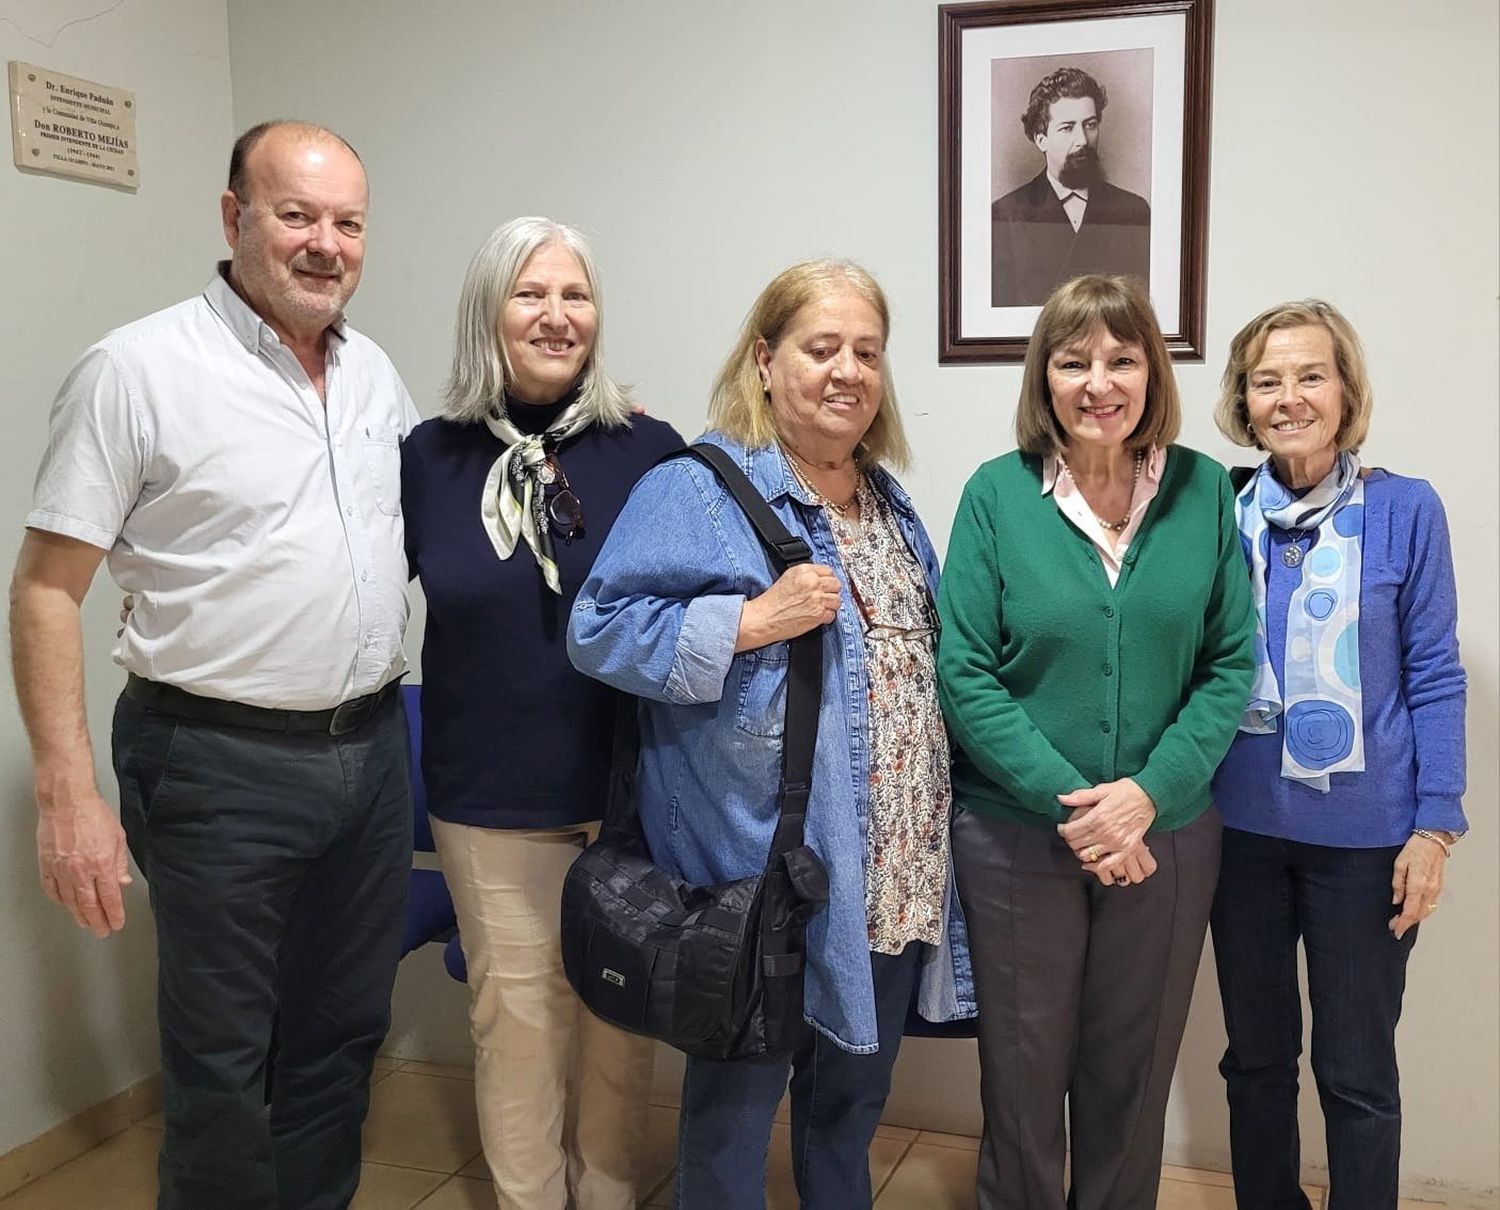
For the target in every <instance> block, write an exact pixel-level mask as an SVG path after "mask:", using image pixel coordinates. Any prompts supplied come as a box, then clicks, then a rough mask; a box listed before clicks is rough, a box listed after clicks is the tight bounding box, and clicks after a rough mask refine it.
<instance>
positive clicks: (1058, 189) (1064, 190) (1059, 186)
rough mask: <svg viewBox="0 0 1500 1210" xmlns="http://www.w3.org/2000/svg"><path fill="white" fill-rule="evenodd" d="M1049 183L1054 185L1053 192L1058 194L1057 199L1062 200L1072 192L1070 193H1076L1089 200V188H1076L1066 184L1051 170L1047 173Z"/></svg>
mask: <svg viewBox="0 0 1500 1210" xmlns="http://www.w3.org/2000/svg"><path fill="white" fill-rule="evenodd" d="M1047 184H1049V185H1051V186H1052V192H1053V193H1055V194H1057V200H1058V201H1062V200H1063V198H1065V197H1067V196H1068V194H1070V193H1076V194H1077V195H1078V196H1079V197H1081V198H1082V199H1083V200H1084V201H1088V200H1089V191H1088V189H1087V188H1083V189H1074V188H1072V187H1071V186H1068V185H1064V184H1063V183H1062V182H1061V181H1059V180H1058V179H1057V178H1056V177H1055V176H1053V175H1052V174H1051V173H1050V172H1049V173H1048V174H1047Z"/></svg>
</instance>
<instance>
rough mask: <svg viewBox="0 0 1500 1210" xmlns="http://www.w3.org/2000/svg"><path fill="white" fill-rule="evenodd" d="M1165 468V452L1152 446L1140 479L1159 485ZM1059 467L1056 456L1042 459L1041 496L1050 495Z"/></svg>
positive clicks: (1158, 447) (1156, 446) (1049, 455)
mask: <svg viewBox="0 0 1500 1210" xmlns="http://www.w3.org/2000/svg"><path fill="white" fill-rule="evenodd" d="M1166 466H1167V451H1166V450H1164V449H1162V447H1161V446H1159V445H1153V446H1152V447H1151V448H1150V450H1148V451H1147V453H1146V464H1145V465H1144V466H1143V467H1141V478H1142V479H1144V480H1146V482H1147V483H1154V484H1158V485H1160V483H1161V475H1162V471H1164V470H1165V469H1166ZM1061 469H1062V468H1061V466H1060V465H1059V463H1058V461H1057V455H1056V454H1048V455H1047V456H1046V457H1045V458H1043V459H1042V495H1044V496H1047V495H1051V493H1052V489H1053V488H1055V487H1056V486H1057V478H1058V473H1059V471H1061Z"/></svg>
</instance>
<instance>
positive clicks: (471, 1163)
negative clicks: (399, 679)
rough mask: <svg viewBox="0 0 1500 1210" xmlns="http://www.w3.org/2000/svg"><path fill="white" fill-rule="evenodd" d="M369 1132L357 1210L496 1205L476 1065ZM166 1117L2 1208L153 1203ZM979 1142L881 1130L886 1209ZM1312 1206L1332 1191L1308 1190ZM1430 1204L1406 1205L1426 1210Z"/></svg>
mask: <svg viewBox="0 0 1500 1210" xmlns="http://www.w3.org/2000/svg"><path fill="white" fill-rule="evenodd" d="M375 1080H376V1082H375V1087H374V1090H373V1092H372V1094H371V1101H370V1118H369V1122H368V1123H367V1125H366V1127H365V1164H364V1178H363V1181H362V1182H361V1185H360V1190H359V1196H358V1197H356V1198H355V1199H354V1210H412V1208H413V1207H416V1206H420V1207H421V1208H422V1210H490V1208H492V1207H493V1206H494V1205H495V1199H494V1194H493V1193H492V1192H491V1187H490V1182H489V1178H488V1175H487V1173H486V1171H485V1167H484V1161H483V1157H482V1156H481V1155H480V1154H479V1131H478V1128H477V1127H476V1125H475V1122H474V1090H473V1084H472V1082H471V1075H470V1073H469V1071H467V1070H466V1069H462V1068H457V1067H442V1066H439V1065H437V1064H432V1063H411V1062H407V1063H403V1062H400V1061H397V1060H390V1059H381V1060H379V1061H378V1065H377V1070H376V1073H375ZM676 1129H677V1111H676V1110H675V1109H672V1108H670V1107H667V1106H652V1108H651V1110H650V1121H649V1124H648V1129H647V1138H646V1154H645V1156H644V1159H643V1163H642V1171H641V1180H640V1198H641V1205H642V1206H650V1207H661V1206H670V1205H671V1204H672V1186H673V1182H672V1165H673V1158H674V1155H673V1153H674V1136H675V1133H676ZM160 1131H161V1120H160V1117H159V1116H157V1117H155V1118H148V1119H146V1120H145V1121H144V1122H142V1123H140V1124H138V1125H136V1126H133V1127H131V1128H130V1129H129V1130H127V1131H125V1133H123V1134H120V1135H116V1136H115V1137H114V1138H112V1139H110V1140H109V1141H108V1142H106V1143H102V1144H101V1145H100V1146H98V1147H95V1148H94V1149H93V1150H92V1151H90V1152H89V1153H88V1154H86V1155H82V1156H80V1157H79V1158H78V1159H76V1160H74V1161H73V1162H72V1163H70V1164H67V1165H65V1166H64V1167H62V1168H59V1169H58V1170H57V1171H55V1172H52V1173H49V1174H48V1175H47V1176H44V1177H42V1178H41V1179H40V1180H38V1181H35V1182H33V1183H32V1184H30V1185H28V1186H26V1187H25V1188H24V1189H20V1190H18V1191H17V1192H15V1193H13V1194H11V1195H10V1196H9V1197H6V1198H0V1210H75V1207H78V1206H108V1207H110V1210H151V1208H152V1207H153V1205H154V1204H155V1197H156V1168H155V1164H156V1149H157V1144H158V1143H159V1141H160V1138H161V1134H160ZM978 1150H979V1144H978V1140H976V1139H971V1138H967V1137H964V1136H961V1135H953V1134H937V1133H935V1132H932V1131H917V1130H908V1129H905V1128H903V1127H898V1126H882V1127H881V1128H880V1130H879V1132H878V1133H877V1135H876V1138H875V1143H874V1145H873V1146H872V1147H871V1148H870V1175H871V1178H872V1179H873V1182H874V1186H875V1188H876V1190H877V1191H878V1192H877V1196H876V1199H875V1202H876V1206H877V1208H878V1210H968V1208H970V1207H972V1206H973V1205H974V1165H975V1162H976V1155H977V1153H978ZM790 1160H791V1157H790V1146H789V1140H788V1128H787V1126H786V1124H785V1121H784V1120H782V1121H780V1122H778V1124H777V1126H776V1127H775V1130H774V1133H773V1134H772V1138H771V1169H770V1174H769V1179H768V1189H767V1195H766V1206H767V1207H768V1210H794V1208H795V1207H796V1204H797V1198H796V1192H795V1190H794V1189H793V1187H792V1177H791V1162H790ZM1162 1178H1163V1179H1162V1185H1161V1197H1160V1199H1159V1200H1158V1202H1157V1207H1158V1210H1234V1192H1233V1190H1232V1189H1231V1188H1230V1182H1229V1178H1228V1177H1227V1176H1225V1175H1224V1174H1223V1173H1220V1172H1201V1171H1197V1170H1195V1169H1190V1168H1173V1167H1170V1166H1169V1167H1166V1168H1163V1169H1162ZM1307 1192H1308V1197H1309V1200H1310V1201H1311V1202H1312V1205H1313V1207H1314V1210H1321V1207H1322V1205H1323V1191H1322V1190H1321V1189H1316V1188H1309V1189H1308V1190H1307ZM1426 1204H1427V1203H1419V1202H1407V1201H1403V1202H1402V1203H1401V1210H1418V1208H1419V1207H1421V1206H1423V1205H1426Z"/></svg>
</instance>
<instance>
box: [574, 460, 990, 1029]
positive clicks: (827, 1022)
mask: <svg viewBox="0 0 1500 1210" xmlns="http://www.w3.org/2000/svg"><path fill="white" fill-rule="evenodd" d="M704 440H708V441H712V442H714V443H715V444H717V445H720V446H723V447H724V448H725V449H726V450H728V451H729V452H730V453H731V454H733V455H734V457H735V459H736V460H737V461H738V462H739V464H740V466H741V467H742V468H743V469H744V471H745V474H746V475H747V476H748V477H749V479H750V481H751V482H752V483H753V484H754V485H755V486H756V488H757V489H758V490H759V491H760V492H761V494H762V495H764V496H765V497H766V499H767V500H769V501H770V503H771V506H772V508H773V509H774V510H775V511H776V514H777V516H778V517H780V518H781V521H782V523H783V524H785V525H786V527H787V529H789V530H790V531H791V532H792V533H794V534H798V535H800V536H801V537H802V538H804V539H805V540H806V541H807V543H808V545H809V546H810V547H811V548H812V552H813V559H814V561H815V562H818V563H822V564H824V565H826V566H828V567H831V568H832V569H833V570H834V572H835V573H836V574H837V575H838V577H839V579H840V580H841V581H843V582H844V585H845V592H844V599H843V603H842V604H841V605H840V607H839V613H838V617H837V619H836V621H835V622H834V624H832V625H830V626H828V627H827V628H825V630H824V636H823V638H824V641H823V702H822V708H821V710H820V712H819V715H818V744H817V751H816V754H815V756H814V759H813V793H812V801H811V804H810V805H809V807H808V816H807V830H806V836H807V843H808V844H809V845H810V846H811V847H812V848H813V849H814V851H816V852H817V853H818V855H819V856H820V857H821V858H822V859H823V862H824V864H825V865H826V866H827V868H828V878H829V885H830V894H829V902H828V906H827V908H826V909H824V910H823V911H820V912H819V913H818V914H817V915H816V916H814V917H813V919H812V921H811V923H810V924H809V926H808V935H807V945H808V965H807V975H806V985H805V1004H806V1012H807V1019H808V1020H809V1021H810V1022H811V1023H812V1024H813V1025H814V1026H816V1027H817V1028H818V1029H820V1030H822V1031H823V1032H824V1033H825V1034H827V1035H828V1036H829V1037H830V1038H831V1039H832V1040H833V1041H834V1042H836V1043H837V1044H838V1045H839V1046H841V1047H843V1048H844V1049H846V1050H850V1051H853V1052H855V1053H857V1054H866V1053H871V1052H873V1051H875V1050H877V1049H878V1048H879V1038H878V1033H877V1029H876V1021H875V995H874V988H873V985H872V983H871V978H870V946H869V938H868V931H867V926H866V919H865V851H866V824H867V820H868V815H869V808H870V795H869V781H870V778H869V739H868V735H869V717H868V716H869V707H868V694H867V692H866V682H865V656H864V639H863V635H862V631H861V628H860V624H859V619H858V616H857V615H856V613H855V610H854V608H853V605H852V603H851V597H850V595H849V592H848V580H847V577H846V576H845V574H844V569H843V564H842V563H841V562H840V560H839V556H838V550H837V548H836V547H835V545H834V539H833V532H832V530H831V529H830V528H829V525H828V521H827V518H826V516H825V515H824V512H823V510H822V509H821V508H819V507H817V506H816V505H815V504H814V503H813V501H812V500H811V498H810V497H809V496H808V494H807V493H806V491H805V490H804V489H803V488H802V486H801V484H799V483H798V482H797V481H796V478H795V477H794V476H793V474H792V472H791V470H790V468H789V467H788V466H787V464H786V461H785V459H784V458H783V457H782V454H781V451H780V449H779V448H777V447H775V446H771V447H766V448H761V449H747V448H745V447H744V446H741V445H739V444H738V443H736V442H733V441H731V440H729V439H728V438H726V437H724V436H723V435H722V434H719V433H710V434H708V435H707V436H706V437H705V438H704ZM870 479H871V483H872V485H873V486H874V488H875V490H876V491H878V492H880V493H881V494H882V495H883V496H884V497H885V498H886V499H887V500H889V501H890V503H891V508H892V512H893V514H894V516H895V518H896V522H897V525H898V526H899V527H900V530H901V534H902V536H903V537H904V538H905V539H906V544H907V546H908V547H909V548H910V549H911V550H912V552H913V554H914V555H915V556H916V558H917V560H918V561H919V562H920V564H921V565H922V567H923V569H924V570H925V571H926V574H927V582H928V586H929V588H930V589H931V590H932V591H933V592H934V593H936V591H937V580H938V564H937V555H936V554H935V553H934V551H933V549H932V543H931V542H930V541H929V540H928V537H927V533H926V531H925V530H924V529H923V528H922V523H921V522H920V521H919V520H918V519H917V515H916V512H915V511H914V510H913V508H912V505H911V501H910V499H909V498H908V497H907V495H906V493H905V492H904V491H902V490H901V488H900V486H899V485H898V484H897V483H896V481H895V480H894V479H893V478H892V477H891V476H890V475H888V474H887V473H885V472H884V471H883V470H879V469H877V470H875V471H874V472H872V474H871V476H870ZM772 579H773V574H772V571H771V568H770V565H769V563H768V562H767V559H766V555H765V553H764V549H763V548H762V547H761V545H760V542H759V540H758V539H757V538H756V536H755V531H754V530H753V529H752V528H751V525H750V522H749V521H748V520H747V519H746V518H745V516H744V514H743V513H742V512H741V511H740V508H739V506H738V505H737V504H736V503H735V501H734V498H733V497H732V496H730V495H729V493H728V492H727V491H726V490H725V489H724V487H723V486H722V485H721V484H720V483H719V480H718V478H717V476H715V475H714V474H713V473H712V472H711V471H710V470H708V468H707V467H705V466H703V465H701V464H700V463H698V462H696V461H693V460H691V459H678V460H675V461H672V462H669V463H667V464H665V465H663V466H658V467H656V468H655V469H654V470H651V471H649V472H648V473H647V474H646V475H645V476H644V477H643V478H642V479H641V481H640V482H639V483H638V484H636V487H635V490H634V491H633V492H632V493H631V496H630V499H629V501H628V502H627V503H626V505H625V509H624V511H623V512H621V514H620V517H619V520H617V521H616V522H615V526H614V528H613V529H612V530H611V531H610V535H609V538H608V539H607V540H606V541H605V544H604V548H603V550H601V551H600V552H599V557H598V559H597V560H595V562H594V568H593V572H592V574H591V575H590V576H589V578H588V580H586V581H585V582H584V586H583V590H582V591H581V592H580V593H579V594H578V599H577V602H576V604H575V605H574V607H573V615H572V619H571V621H570V624H569V628H568V654H569V655H570V656H571V657H572V660H573V663H574V664H575V665H576V666H577V667H578V669H579V670H580V671H582V672H585V673H587V674H588V675H589V676H593V677H597V678H599V679H600V680H602V681H605V682H607V683H609V684H611V685H614V686H616V687H617V688H619V689H623V690H625V691H626V692H628V693H633V694H636V695H637V696H638V697H640V698H641V699H643V700H642V704H641V716H640V721H641V763H640V774H639V785H640V792H641V820H642V823H643V825H644V827H645V831H646V837H647V840H648V841H649V843H650V845H651V853H652V856H653V858H654V859H655V860H656V862H657V863H658V864H660V865H661V866H662V867H663V868H666V869H670V870H671V871H672V872H673V873H675V874H676V875H678V876H679V877H682V878H685V879H687V880H688V881H690V882H694V883H699V884H712V883H717V882H725V881H728V880H730V879H734V878H744V877H747V876H748V875H751V874H756V873H759V872H760V871H761V869H762V868H764V866H765V860H766V853H767V851H768V849H769V848H770V844H771V833H772V831H773V829H774V827H775V823H776V818H777V804H776V790H777V786H778V784H779V781H780V768H781V731H782V726H783V710H784V708H785V704H786V672H787V659H788V645H787V644H786V643H784V642H783V643H772V644H771V645H769V646H767V647H762V648H759V649H757V650H754V651H746V652H742V653H741V654H739V655H735V653H734V644H735V637H736V635H737V633H738V631H739V620H740V609H741V607H742V606H743V605H744V603H745V600H746V599H747V598H749V597H754V596H757V595H759V594H760V593H762V592H764V591H765V590H766V589H767V588H769V587H770V585H771V582H772ZM948 905H949V906H948V922H947V927H946V928H945V930H944V940H943V943H942V945H941V946H939V947H936V948H933V949H931V950H930V951H929V952H928V954H927V956H926V958H927V960H926V961H925V962H924V964H923V971H922V980H921V986H920V990H919V994H918V1009H919V1011H920V1012H921V1014H922V1016H924V1017H926V1018H927V1019H928V1020H931V1021H949V1020H954V1019H956V1018H959V1017H970V1016H973V1015H974V1014H975V1011H976V1009H975V1004H974V987H973V978H972V975H971V972H970V968H969V954H968V946H967V943H966V938H965V933H964V926H963V919H962V917H961V915H960V914H959V909H958V899H957V895H956V894H955V891H954V886H953V879H952V877H951V874H950V877H949V880H948Z"/></svg>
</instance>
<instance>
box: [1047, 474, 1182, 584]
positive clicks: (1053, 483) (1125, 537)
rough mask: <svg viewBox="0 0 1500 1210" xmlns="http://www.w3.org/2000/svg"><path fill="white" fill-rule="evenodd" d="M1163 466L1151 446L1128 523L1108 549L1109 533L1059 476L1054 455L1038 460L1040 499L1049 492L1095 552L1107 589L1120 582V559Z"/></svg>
mask: <svg viewBox="0 0 1500 1210" xmlns="http://www.w3.org/2000/svg"><path fill="white" fill-rule="evenodd" d="M1166 465H1167V451H1166V450H1164V449H1160V448H1159V447H1157V446H1154V445H1153V446H1152V447H1151V449H1150V450H1149V451H1148V452H1147V454H1146V462H1145V465H1144V466H1142V467H1141V477H1140V479H1138V480H1137V481H1136V485H1135V494H1134V495H1133V496H1131V498H1130V520H1129V522H1128V523H1127V524H1126V526H1125V528H1124V530H1123V531H1122V532H1121V533H1120V536H1119V539H1118V541H1116V542H1115V543H1114V545H1111V544H1110V533H1109V531H1108V530H1107V529H1105V528H1104V526H1102V525H1100V524H1099V519H1098V518H1097V517H1096V516H1094V512H1093V510H1092V509H1091V508H1089V502H1088V501H1087V500H1085V499H1084V498H1083V493H1082V492H1081V491H1079V490H1078V485H1077V484H1076V483H1074V482H1073V477H1072V476H1071V475H1064V474H1060V473H1059V472H1060V471H1061V469H1062V468H1061V466H1060V465H1059V464H1058V461H1057V455H1056V454H1049V455H1047V457H1046V458H1044V459H1043V460H1042V495H1044V496H1045V495H1046V494H1047V493H1048V492H1051V493H1052V499H1053V500H1054V501H1056V503H1057V511H1058V512H1060V513H1062V515H1063V516H1065V517H1066V518H1067V519H1068V520H1069V521H1071V522H1073V524H1074V525H1076V526H1078V528H1079V529H1081V530H1082V531H1083V532H1084V533H1085V534H1086V535H1087V536H1088V538H1089V540H1090V541H1091V542H1093V544H1094V545H1095V546H1097V547H1098V548H1099V558H1100V560H1101V561H1102V562H1103V563H1104V574H1105V575H1106V576H1108V577H1109V583H1110V587H1111V588H1113V587H1114V584H1115V581H1116V580H1118V579H1119V578H1120V561H1121V560H1122V559H1124V557H1125V552H1126V551H1127V550H1129V549H1130V543H1131V542H1132V541H1134V540H1135V535H1136V534H1137V533H1138V532H1139V531H1140V528H1141V519H1142V518H1143V517H1144V516H1145V515H1146V506H1147V505H1148V504H1150V503H1151V501H1153V500H1154V499H1156V493H1157V492H1158V491H1159V490H1161V473H1162V469H1163V468H1164V467H1165V466H1166Z"/></svg>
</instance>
